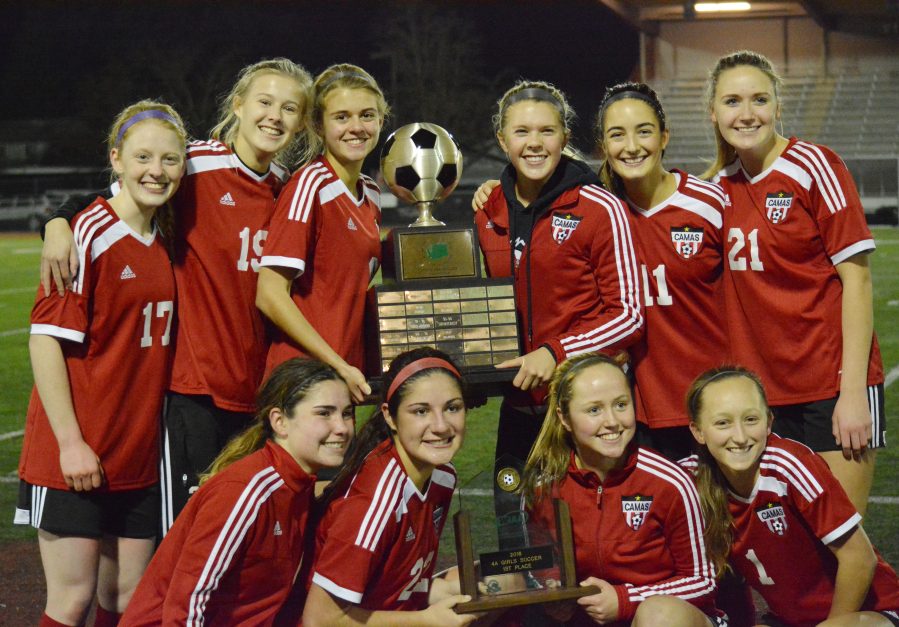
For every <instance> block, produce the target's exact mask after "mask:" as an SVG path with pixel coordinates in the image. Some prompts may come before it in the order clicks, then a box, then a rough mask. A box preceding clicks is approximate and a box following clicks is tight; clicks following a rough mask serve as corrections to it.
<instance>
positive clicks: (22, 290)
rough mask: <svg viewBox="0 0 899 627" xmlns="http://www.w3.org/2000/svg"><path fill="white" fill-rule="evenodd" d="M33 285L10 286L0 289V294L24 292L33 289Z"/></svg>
mask: <svg viewBox="0 0 899 627" xmlns="http://www.w3.org/2000/svg"><path fill="white" fill-rule="evenodd" d="M35 289H36V288H35V287H34V286H32V287H11V288H9V289H6V290H0V294H24V293H25V292H33V291H35Z"/></svg>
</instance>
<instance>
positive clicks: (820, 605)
mask: <svg viewBox="0 0 899 627" xmlns="http://www.w3.org/2000/svg"><path fill="white" fill-rule="evenodd" d="M687 406H688V411H689V412H690V420H691V421H692V422H691V424H690V428H691V430H692V431H693V434H694V436H695V437H696V440H697V441H698V442H699V444H700V452H699V454H698V455H697V456H695V457H691V458H690V459H689V460H687V461H686V462H685V464H684V465H685V466H687V467H690V468H693V470H694V474H695V477H696V483H697V486H698V489H699V494H700V496H701V499H702V510H703V514H704V516H705V520H706V524H707V526H708V532H707V534H706V542H707V545H708V551H709V557H710V559H711V560H712V561H713V562H714V563H715V566H716V567H717V568H718V570H719V572H723V570H724V569H725V568H727V566H726V560H727V559H728V557H729V559H730V564H732V565H733V567H734V568H735V569H736V570H737V571H739V573H740V574H742V575H743V576H744V577H745V578H746V581H747V582H749V584H750V585H751V586H752V587H753V588H755V590H756V592H758V593H759V594H760V595H761V596H762V597H763V598H764V599H765V601H766V602H767V604H768V607H769V610H770V614H768V615H767V616H766V617H765V618H764V619H763V622H762V624H764V625H767V626H769V627H813V626H814V625H820V626H826V627H843V626H846V627H848V626H849V625H857V626H862V625H864V626H869V627H875V626H877V627H889V626H890V625H899V578H897V577H896V573H895V572H893V569H891V568H890V567H889V566H888V565H887V564H886V563H885V562H884V561H883V560H882V559H881V558H880V556H879V555H878V554H877V553H876V552H875V551H874V550H873V548H872V547H871V543H870V542H869V541H868V537H867V536H866V535H865V532H864V530H863V529H862V527H861V524H860V523H861V516H860V515H859V514H858V513H857V512H856V510H855V508H854V507H853V505H852V503H851V501H850V500H849V499H848V497H847V496H846V493H845V492H844V491H843V489H842V488H841V487H840V484H839V483H838V482H837V480H836V478H835V477H834V475H833V473H832V472H831V471H830V469H829V468H828V467H827V464H825V463H824V460H822V459H821V457H820V456H818V455H816V454H815V453H813V452H812V451H811V450H810V449H809V448H808V447H806V446H804V445H802V444H799V443H798V442H795V441H793V440H788V439H786V438H780V437H778V436H776V435H773V434H772V433H771V423H772V420H774V416H773V415H772V414H771V412H770V410H769V408H768V402H767V400H766V398H765V390H764V388H763V387H762V385H761V383H760V381H759V379H758V377H756V376H755V375H754V374H753V373H751V372H750V371H748V370H746V369H745V368H740V367H722V368H716V369H714V370H710V371H708V372H706V373H703V374H702V375H701V376H700V377H699V378H698V379H697V380H696V381H695V382H694V383H693V385H692V387H691V388H690V390H689V392H688V395H687ZM774 422H775V423H776V420H774Z"/></svg>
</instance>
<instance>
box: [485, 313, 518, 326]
mask: <svg viewBox="0 0 899 627" xmlns="http://www.w3.org/2000/svg"><path fill="white" fill-rule="evenodd" d="M490 324H515V312H514V311H497V312H493V311H491V312H490Z"/></svg>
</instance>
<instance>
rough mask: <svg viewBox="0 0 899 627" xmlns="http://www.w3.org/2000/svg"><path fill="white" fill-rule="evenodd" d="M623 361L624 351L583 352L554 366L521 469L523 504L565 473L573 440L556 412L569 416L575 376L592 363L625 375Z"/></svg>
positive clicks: (549, 491) (550, 489)
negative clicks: (613, 354) (538, 423)
mask: <svg viewBox="0 0 899 627" xmlns="http://www.w3.org/2000/svg"><path fill="white" fill-rule="evenodd" d="M626 362H627V354H626V353H619V355H618V356H617V357H615V358H612V357H609V356H608V355H605V354H603V353H587V354H584V355H577V356H575V357H571V358H570V359H566V360H565V361H563V362H562V363H561V364H559V367H558V368H556V371H555V372H554V373H553V378H552V381H551V382H550V384H549V396H548V397H547V398H548V400H549V406H548V407H547V409H546V418H545V419H544V420H543V426H542V427H541V429H540V434H539V435H538V436H537V441H536V442H534V446H533V447H532V448H531V452H530V454H529V455H528V461H527V463H526V464H525V468H524V480H523V481H522V484H521V485H522V487H521V490H522V492H523V493H524V497H525V501H526V502H527V503H533V502H534V501H535V500H538V499H539V498H540V497H541V495H543V494H552V492H553V490H554V489H555V487H556V486H557V485H558V484H559V483H561V482H562V480H563V479H564V478H565V476H566V475H567V473H568V466H569V464H570V463H571V451H573V450H575V447H574V439H573V438H572V437H571V433H569V432H568V430H567V429H566V428H565V425H563V424H562V421H561V420H560V419H559V414H560V413H561V414H562V416H565V417H566V418H567V417H568V416H569V406H570V404H571V397H572V396H573V394H574V381H575V379H576V378H577V375H578V374H579V373H581V372H584V371H585V370H587V369H588V368H591V367H592V366H599V365H602V364H605V365H608V366H612V367H613V368H615V369H617V370H619V371H620V372H621V374H622V375H623V376H624V377H625V378H627V375H626V374H625V372H624V370H623V369H622V365H623V364H624V363H626Z"/></svg>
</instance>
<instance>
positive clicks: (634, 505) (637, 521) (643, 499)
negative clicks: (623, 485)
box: [621, 494, 652, 531]
mask: <svg viewBox="0 0 899 627" xmlns="http://www.w3.org/2000/svg"><path fill="white" fill-rule="evenodd" d="M651 505H652V497H651V496H643V495H642V494H635V495H634V496H622V497H621V511H622V512H623V513H624V518H625V520H626V521H627V526H628V527H630V528H631V529H633V530H634V531H637V530H638V529H639V528H640V527H641V526H642V525H643V523H644V522H646V517H647V516H648V515H649V507H650V506H651Z"/></svg>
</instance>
